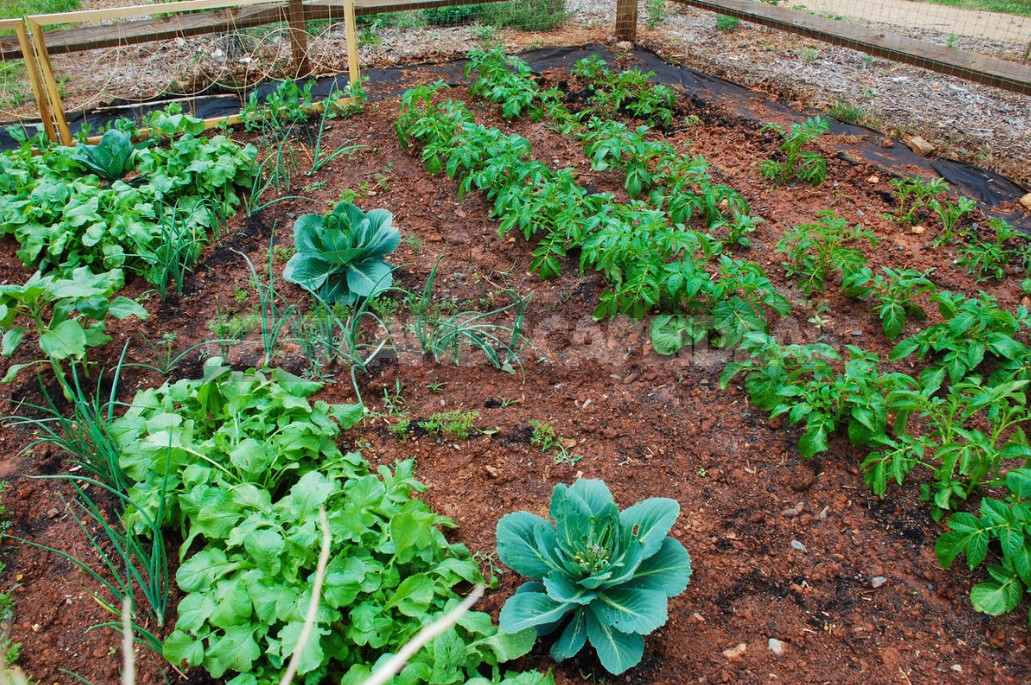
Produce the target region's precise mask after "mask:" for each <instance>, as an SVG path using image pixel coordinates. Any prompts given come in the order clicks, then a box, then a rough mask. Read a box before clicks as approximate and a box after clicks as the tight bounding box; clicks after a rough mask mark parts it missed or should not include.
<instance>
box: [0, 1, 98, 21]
mask: <svg viewBox="0 0 1031 685" xmlns="http://www.w3.org/2000/svg"><path fill="white" fill-rule="evenodd" d="M81 6H82V0H13V2H4V3H0V19H17V18H19V17H24V16H28V15H30V14H54V13H55V12H71V11H74V10H77V9H79V7H81Z"/></svg>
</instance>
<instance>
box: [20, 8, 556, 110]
mask: <svg viewBox="0 0 1031 685" xmlns="http://www.w3.org/2000/svg"><path fill="white" fill-rule="evenodd" d="M64 1H65V2H67V1H68V0H64ZM43 2H49V3H52V2H53V0H43ZM140 2H141V0H122V1H119V0H84V2H83V4H82V8H83V9H92V8H94V7H107V8H109V7H112V5H119V4H121V5H138V4H139V3H140ZM238 4H244V5H246V6H243V7H239V6H238V7H233V8H219V9H218V10H215V11H214V12H213V13H212V12H206V13H205V14H206V15H210V16H207V17H206V18H204V19H203V20H202V19H201V18H200V15H198V14H176V15H168V14H164V13H162V12H161V9H162V6H161V4H160V3H153V10H151V11H152V12H153V13H152V14H147V13H137V14H136V15H135V16H130V17H125V18H119V17H118V16H117V15H116V14H115V13H112V14H111V16H109V17H103V18H100V19H99V20H94V19H92V18H90V19H88V20H86V21H81V22H77V23H76V24H74V25H73V26H72V28H73V29H74V31H71V32H69V31H68V30H67V29H66V27H64V26H53V27H44V29H43V30H44V35H45V36H46V37H47V43H48V52H49V53H50V62H51V65H52V68H53V72H54V77H55V80H56V83H57V85H58V88H59V95H60V97H61V99H62V101H63V106H64V107H65V109H67V110H69V111H77V110H91V109H96V108H103V107H108V106H111V105H112V104H114V105H115V106H121V105H125V104H128V103H138V102H145V101H148V100H152V99H156V98H164V99H169V98H180V99H188V98H194V97H198V96H204V95H210V94H218V93H241V92H245V91H246V90H247V89H249V88H251V87H253V86H255V85H257V84H260V83H264V82H267V81H269V80H278V79H284V78H294V77H297V76H307V75H327V74H332V73H338V72H341V71H345V70H346V68H347V37H346V33H345V30H344V22H343V12H342V10H341V9H340V7H339V5H338V4H335V3H320V4H319V5H318V6H317V7H316V8H315V16H316V17H317V18H315V19H309V20H308V21H307V22H306V23H305V24H304V31H305V40H304V41H303V48H302V49H303V51H304V54H303V57H304V61H305V66H304V68H303V69H299V68H298V59H297V52H296V50H297V44H296V41H294V40H292V38H293V37H294V36H293V35H292V34H293V32H295V31H296V30H297V26H296V25H294V26H291V24H290V23H289V22H288V21H286V20H285V19H286V12H285V10H284V9H283V8H284V3H283V2H282V1H281V2H277V3H265V4H255V3H254V0H251V1H250V3H249V4H248V0H243V3H238ZM436 4H437V3H434V2H418V0H416V1H415V2H405V1H404V0H400V1H399V2H394V3H390V4H389V5H388V3H386V2H383V1H382V0H372V1H370V2H365V3H362V2H360V1H359V2H356V3H355V5H356V13H357V14H358V16H357V21H356V23H357V41H356V42H357V44H358V49H359V54H360V61H361V63H362V64H363V65H376V66H381V65H389V64H396V63H403V62H406V61H418V60H425V59H433V58H447V57H453V56H456V55H459V54H464V53H465V52H467V51H468V50H470V49H472V48H473V47H476V46H478V45H484V44H490V43H492V42H494V41H496V40H498V36H499V33H500V32H506V31H523V32H532V33H536V32H543V31H548V30H550V29H553V28H555V27H557V26H559V25H561V24H562V23H564V22H565V21H566V20H567V19H569V16H570V15H569V13H568V12H567V11H566V8H565V5H566V3H565V2H564V1H563V0H530V1H529V2H487V3H484V2H480V3H469V4H464V5H462V4H459V5H448V6H434V5H436ZM406 5H410V6H411V9H407V8H405V9H400V11H381V8H383V7H386V8H387V9H390V8H391V6H392V7H396V8H402V7H404V6H406ZM46 6H47V5H44V7H46ZM274 12H281V13H282V14H283V16H282V17H281V18H282V19H284V20H283V21H268V19H269V18H270V17H272V18H275V17H274V16H273V14H272V13H274ZM307 13H308V14H310V13H311V10H308V12H307ZM71 18H74V17H71ZM259 22H260V25H254V24H256V23H259ZM202 27H203V28H205V30H206V31H207V30H210V29H216V30H210V31H209V32H206V33H204V34H203V35H195V34H196V33H197V32H198V31H199V30H200V28H202ZM148 32H152V33H155V34H159V36H158V39H156V40H148V41H145V42H140V41H139V38H140V37H141V35H142V34H146V33H148ZM91 43H92V44H97V45H103V47H98V48H97V49H89V50H81V49H76V50H74V51H71V52H68V51H66V49H65V48H67V47H69V45H70V46H71V47H75V46H76V45H80V46H81V45H84V44H86V45H89V44H91ZM301 72H303V73H301ZM38 117H39V112H38V109H37V106H36V102H35V99H34V97H33V92H32V89H31V82H30V80H29V78H28V77H27V74H26V70H25V64H24V60H23V59H22V55H21V51H20V46H19V44H18V42H17V40H16V37H15V35H14V34H13V32H12V31H11V30H7V31H5V30H4V27H3V26H0V121H16V120H23V119H34V118H38Z"/></svg>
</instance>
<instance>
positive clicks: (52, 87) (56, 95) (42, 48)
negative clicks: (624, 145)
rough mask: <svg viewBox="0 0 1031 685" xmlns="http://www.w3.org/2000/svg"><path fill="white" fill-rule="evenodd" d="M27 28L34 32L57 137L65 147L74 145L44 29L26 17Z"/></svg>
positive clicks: (35, 46) (33, 43)
mask: <svg viewBox="0 0 1031 685" xmlns="http://www.w3.org/2000/svg"><path fill="white" fill-rule="evenodd" d="M25 26H26V27H27V28H28V29H29V30H30V31H31V32H32V36H31V38H32V47H33V49H34V50H35V52H36V55H35V56H36V63H37V64H38V66H39V73H40V80H41V81H42V86H43V91H44V95H45V96H46V100H47V106H48V107H49V109H50V116H52V117H53V119H54V123H55V124H56V128H57V135H58V137H59V138H60V140H61V143H63V144H64V145H71V144H72V134H71V131H69V130H68V120H67V119H66V118H65V116H64V104H63V103H62V102H61V89H60V88H58V87H57V79H56V78H54V65H53V64H51V62H50V53H49V52H48V51H47V41H46V38H44V37H43V27H42V26H40V25H39V24H37V23H36V22H35V21H34V20H33V19H32V17H25Z"/></svg>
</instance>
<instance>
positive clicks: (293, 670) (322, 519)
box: [279, 509, 333, 685]
mask: <svg viewBox="0 0 1031 685" xmlns="http://www.w3.org/2000/svg"><path fill="white" fill-rule="evenodd" d="M319 526H320V527H321V528H322V551H321V552H320V553H319V564H318V566H317V567H316V568H315V587H313V588H312V589H311V601H310V602H308V615H307V616H305V618H304V627H303V628H301V634H300V635H298V636H297V646H296V647H294V653H293V656H291V657H290V664H289V665H288V666H287V667H286V672H285V673H283V679H282V680H280V681H279V685H290V683H292V682H293V679H294V676H295V675H297V669H298V667H299V666H300V665H301V653H302V652H303V651H304V648H305V646H307V644H308V638H309V637H311V631H312V629H313V628H315V619H316V618H317V617H318V615H319V599H320V598H321V597H322V582H323V581H324V580H325V579H326V566H327V565H329V549H330V545H331V543H332V542H333V536H332V535H330V533H329V519H327V518H326V510H325V509H319Z"/></svg>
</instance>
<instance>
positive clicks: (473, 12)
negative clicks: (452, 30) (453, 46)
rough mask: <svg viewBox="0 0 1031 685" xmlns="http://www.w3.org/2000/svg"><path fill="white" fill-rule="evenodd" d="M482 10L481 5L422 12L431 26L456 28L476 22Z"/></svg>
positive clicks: (436, 8)
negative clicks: (455, 26) (456, 26)
mask: <svg viewBox="0 0 1031 685" xmlns="http://www.w3.org/2000/svg"><path fill="white" fill-rule="evenodd" d="M481 10H482V7H481V6H480V5H462V6H458V7H433V8H431V9H425V10H423V11H422V18H423V19H424V20H425V21H426V23H427V24H429V25H430V26H454V25H456V24H467V23H469V22H471V21H474V20H475V19H476V17H477V15H478V14H479V13H480V11H481Z"/></svg>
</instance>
